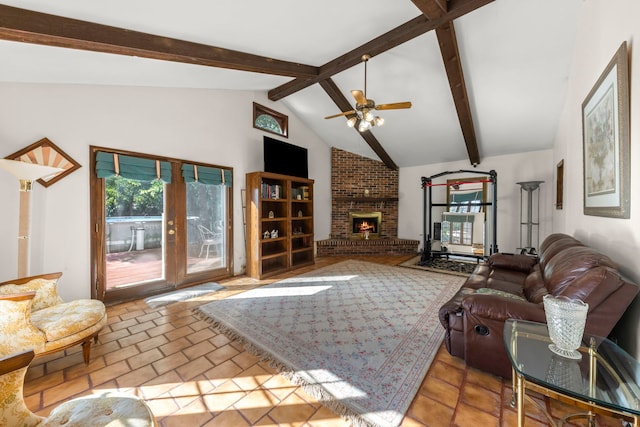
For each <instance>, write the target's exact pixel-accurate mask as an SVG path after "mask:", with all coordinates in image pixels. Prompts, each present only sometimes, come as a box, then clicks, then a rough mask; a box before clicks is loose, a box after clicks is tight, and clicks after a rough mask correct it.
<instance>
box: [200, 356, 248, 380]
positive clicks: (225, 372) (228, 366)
mask: <svg viewBox="0 0 640 427" xmlns="http://www.w3.org/2000/svg"><path fill="white" fill-rule="evenodd" d="M240 372H242V368H241V367H240V366H238V365H236V364H235V363H233V362H232V361H231V360H228V361H226V362H224V363H221V364H220V365H218V366H216V367H214V368H212V369H210V370H208V371H207V372H205V373H204V375H205V376H206V377H207V378H209V379H210V380H211V383H212V384H213V385H215V386H218V385H220V384H222V383H224V382H226V381H232V379H233V377H235V376H236V375H238V374H239V373H240Z"/></svg>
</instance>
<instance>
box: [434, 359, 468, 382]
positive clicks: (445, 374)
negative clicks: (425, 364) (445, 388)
mask: <svg viewBox="0 0 640 427" xmlns="http://www.w3.org/2000/svg"><path fill="white" fill-rule="evenodd" d="M464 372H465V371H464V369H458V368H455V367H453V366H451V365H448V364H446V363H442V362H440V361H438V360H437V359H436V360H434V361H433V363H432V364H431V367H430V368H429V372H428V374H427V375H428V376H433V377H435V378H438V379H440V380H442V381H444V382H446V383H449V384H451V385H452V386H454V387H460V385H461V384H462V380H463V379H464Z"/></svg>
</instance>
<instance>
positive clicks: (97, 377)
mask: <svg viewBox="0 0 640 427" xmlns="http://www.w3.org/2000/svg"><path fill="white" fill-rule="evenodd" d="M129 372H131V368H129V365H127V362H126V361H124V360H122V361H120V362H117V363H115V364H113V365H107V366H105V367H104V368H103V369H98V370H97V371H95V372H91V373H90V374H89V378H90V380H91V384H93V386H94V387H95V386H98V385H100V384H102V383H105V382H107V381H111V380H115V379H116V378H118V377H119V376H121V375H124V374H127V373H129Z"/></svg>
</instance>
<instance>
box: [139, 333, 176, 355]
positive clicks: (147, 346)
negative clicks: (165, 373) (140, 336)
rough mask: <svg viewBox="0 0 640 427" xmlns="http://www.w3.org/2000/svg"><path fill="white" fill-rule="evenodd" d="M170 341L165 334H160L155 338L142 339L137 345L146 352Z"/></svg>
mask: <svg viewBox="0 0 640 427" xmlns="http://www.w3.org/2000/svg"><path fill="white" fill-rule="evenodd" d="M169 342H170V341H169V340H168V339H167V338H166V337H165V336H164V335H158V336H155V337H153V338H149V339H148V340H144V341H140V342H139V343H138V344H136V346H137V347H138V349H140V351H142V352H144V351H147V350H151V349H152V348H158V347H160V346H162V345H164V344H167V343H169Z"/></svg>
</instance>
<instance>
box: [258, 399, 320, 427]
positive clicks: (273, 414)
mask: <svg viewBox="0 0 640 427" xmlns="http://www.w3.org/2000/svg"><path fill="white" fill-rule="evenodd" d="M315 412H316V408H314V407H313V406H311V405H309V404H308V403H307V402H306V401H304V400H303V399H300V398H299V397H298V396H297V395H296V394H295V393H294V394H290V395H289V396H288V397H287V398H286V399H284V400H281V401H280V403H279V404H278V405H277V406H276V407H275V408H273V409H272V410H271V411H269V418H271V419H272V420H274V421H275V422H276V423H277V425H280V426H291V427H299V426H302V425H303V424H304V423H305V422H306V420H308V419H309V418H310V417H311V416H312V415H313V414H314V413H315Z"/></svg>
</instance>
